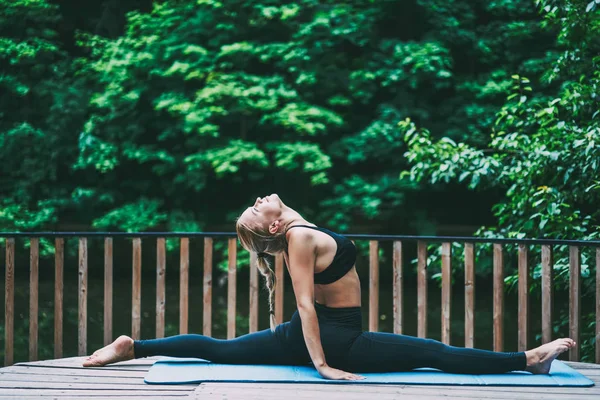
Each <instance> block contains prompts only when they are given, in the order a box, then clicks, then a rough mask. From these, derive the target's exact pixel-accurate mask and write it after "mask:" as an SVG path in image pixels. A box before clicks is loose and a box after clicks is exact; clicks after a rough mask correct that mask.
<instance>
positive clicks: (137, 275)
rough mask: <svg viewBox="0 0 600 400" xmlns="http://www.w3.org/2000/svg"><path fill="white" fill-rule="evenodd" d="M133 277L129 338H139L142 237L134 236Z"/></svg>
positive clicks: (140, 323)
mask: <svg viewBox="0 0 600 400" xmlns="http://www.w3.org/2000/svg"><path fill="white" fill-rule="evenodd" d="M132 245H133V265H132V267H133V268H132V270H133V277H132V286H133V287H132V294H131V338H132V339H133V340H140V339H141V337H140V336H141V325H142V320H141V313H142V239H140V238H134V239H133V242H132Z"/></svg>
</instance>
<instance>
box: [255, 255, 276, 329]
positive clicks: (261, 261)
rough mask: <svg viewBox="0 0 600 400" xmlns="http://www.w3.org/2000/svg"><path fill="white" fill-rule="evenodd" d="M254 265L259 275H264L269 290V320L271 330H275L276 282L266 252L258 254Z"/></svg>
mask: <svg viewBox="0 0 600 400" xmlns="http://www.w3.org/2000/svg"><path fill="white" fill-rule="evenodd" d="M256 265H257V266H258V270H259V271H260V273H261V275H262V276H264V277H265V283H266V286H267V290H268V291H269V317H270V318H269V321H270V325H271V331H275V326H276V325H277V321H275V309H274V305H273V303H274V299H275V287H276V286H277V282H276V281H275V273H274V272H273V270H272V269H271V267H270V266H269V262H268V261H267V258H266V254H260V255H259V256H258V258H257V260H256Z"/></svg>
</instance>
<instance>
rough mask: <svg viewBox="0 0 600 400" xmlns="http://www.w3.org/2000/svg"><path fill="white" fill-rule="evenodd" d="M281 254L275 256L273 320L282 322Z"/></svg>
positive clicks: (282, 283)
mask: <svg viewBox="0 0 600 400" xmlns="http://www.w3.org/2000/svg"><path fill="white" fill-rule="evenodd" d="M283 279H284V275H283V254H282V253H279V254H277V255H276V256H275V285H276V286H275V321H276V322H277V324H278V325H279V324H281V323H283V285H284V281H283Z"/></svg>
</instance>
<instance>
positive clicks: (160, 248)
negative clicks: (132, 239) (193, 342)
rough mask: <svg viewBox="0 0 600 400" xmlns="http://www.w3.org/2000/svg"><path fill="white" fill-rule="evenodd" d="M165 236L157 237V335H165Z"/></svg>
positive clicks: (159, 336) (158, 336) (160, 336)
mask: <svg viewBox="0 0 600 400" xmlns="http://www.w3.org/2000/svg"><path fill="white" fill-rule="evenodd" d="M165 247H166V246H165V238H157V239H156V334H155V335H156V337H157V338H162V337H165V280H166V276H165V274H166V263H167V261H166V251H165Z"/></svg>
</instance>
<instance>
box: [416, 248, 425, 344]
mask: <svg viewBox="0 0 600 400" xmlns="http://www.w3.org/2000/svg"><path fill="white" fill-rule="evenodd" d="M417 336H418V337H421V338H424V337H427V243H425V242H423V241H420V240H419V241H418V242H417Z"/></svg>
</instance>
